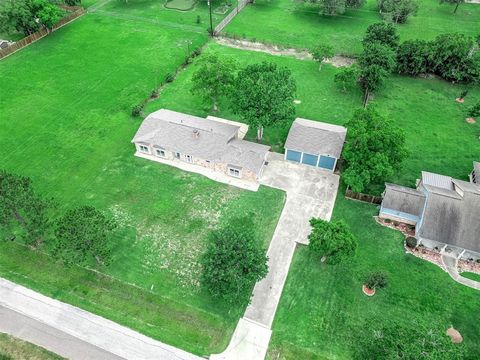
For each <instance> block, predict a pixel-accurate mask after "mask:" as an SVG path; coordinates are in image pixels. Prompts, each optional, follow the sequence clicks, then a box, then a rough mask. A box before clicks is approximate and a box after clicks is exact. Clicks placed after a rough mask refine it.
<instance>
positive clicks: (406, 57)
mask: <svg viewBox="0 0 480 360" xmlns="http://www.w3.org/2000/svg"><path fill="white" fill-rule="evenodd" d="M430 52H431V46H430V44H429V43H428V42H426V41H424V40H408V41H405V42H404V43H402V44H401V45H400V46H399V47H398V50H397V72H398V73H399V74H406V75H412V76H417V75H419V74H425V73H427V72H428V71H429V70H430V69H429V68H428V58H429V56H430Z"/></svg>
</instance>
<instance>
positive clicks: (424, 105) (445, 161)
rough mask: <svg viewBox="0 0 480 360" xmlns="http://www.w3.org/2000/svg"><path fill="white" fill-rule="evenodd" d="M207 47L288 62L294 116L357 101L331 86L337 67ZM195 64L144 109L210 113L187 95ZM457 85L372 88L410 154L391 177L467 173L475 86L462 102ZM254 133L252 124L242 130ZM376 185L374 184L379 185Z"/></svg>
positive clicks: (474, 143) (343, 110)
mask: <svg viewBox="0 0 480 360" xmlns="http://www.w3.org/2000/svg"><path fill="white" fill-rule="evenodd" d="M206 51H213V52H217V53H219V54H221V55H223V56H229V57H232V58H235V59H236V60H237V61H238V62H239V64H240V65H245V64H249V63H254V62H259V61H273V62H275V63H277V64H279V65H281V66H286V67H288V68H289V69H290V70H291V71H292V74H293V77H294V78H295V79H296V81H297V94H296V99H298V100H300V101H301V104H299V105H297V116H299V117H304V118H307V119H314V120H319V121H326V122H330V123H335V124H344V123H345V122H346V121H347V120H348V119H349V118H350V117H351V115H352V113H353V111H354V110H355V109H356V108H358V107H360V106H361V104H362V103H361V98H362V97H361V94H360V92H358V91H354V92H351V93H347V94H344V93H342V92H341V91H340V90H338V89H337V88H336V87H335V84H334V82H333V77H334V75H335V73H336V72H337V71H338V69H336V68H334V67H332V66H329V65H324V66H322V70H321V71H318V65H317V64H316V63H314V62H313V61H308V60H305V61H300V60H295V59H293V58H287V57H275V56H271V55H267V54H263V53H258V52H249V51H242V50H237V49H231V48H227V47H223V46H220V45H217V44H209V46H208V48H207V49H206ZM195 69H196V65H195V64H194V65H193V66H190V67H189V68H188V69H186V70H185V71H183V72H182V73H181V74H180V75H179V76H178V78H177V79H176V80H175V82H174V83H173V84H171V85H169V86H168V87H167V88H166V89H164V90H163V92H162V93H161V95H160V98H159V99H157V100H156V101H154V102H151V103H150V104H148V106H147V110H146V111H147V112H150V111H153V110H156V109H159V108H162V107H166V108H171V109H174V110H178V111H184V112H187V113H192V114H196V115H200V116H205V115H207V114H208V113H209V110H210V105H209V104H203V103H202V101H201V99H200V98H199V97H198V96H196V95H192V94H191V92H190V88H191V76H192V74H193V73H194V72H195ZM461 90H462V87H461V86H458V85H452V84H450V83H447V82H445V81H442V80H438V79H412V78H408V77H400V76H395V77H392V78H391V79H390V80H389V81H388V83H387V84H386V86H385V88H384V89H383V90H382V91H380V92H378V93H377V94H376V97H375V99H374V100H373V101H372V102H371V103H372V104H375V105H376V106H378V108H379V110H380V111H381V112H382V113H384V114H385V115H387V116H389V117H391V118H392V119H393V120H394V121H395V122H396V123H397V124H398V125H399V126H400V127H402V128H403V129H405V131H406V137H407V145H408V148H409V149H410V151H411V155H410V157H409V158H408V160H407V161H406V162H405V165H404V168H403V170H402V171H401V172H400V173H399V174H397V175H396V176H395V177H394V178H392V179H391V180H392V181H395V182H399V183H401V184H405V185H410V186H413V185H414V184H415V179H417V177H418V176H419V174H420V172H421V171H422V170H428V171H433V172H439V173H443V174H448V175H451V176H454V177H458V178H461V179H467V177H468V174H469V173H470V171H471V170H472V162H473V161H474V160H478V159H480V146H479V145H480V144H479V140H478V137H479V135H480V126H479V124H478V123H477V124H468V123H466V121H465V117H466V115H465V111H466V108H467V107H469V106H471V105H472V104H473V103H475V102H476V101H478V99H479V98H480V89H478V88H475V89H472V90H471V91H470V93H469V95H468V96H467V98H466V100H465V103H464V104H458V103H456V102H455V98H456V97H457V96H458V95H459V94H460V92H461ZM218 115H219V116H223V117H225V118H227V119H237V117H236V116H235V115H233V114H232V113H231V111H230V110H229V106H228V103H227V102H225V101H224V102H223V103H221V104H220V110H219V112H218ZM289 127H290V124H287V125H286V126H285V127H284V128H278V127H277V128H267V129H265V142H266V143H268V144H271V145H272V146H273V148H274V149H275V150H276V151H282V146H283V144H284V141H285V139H286V136H287V134H288V129H289ZM247 136H248V137H250V138H253V137H254V136H255V134H254V131H253V130H252V129H251V130H250V132H249V134H248V135H247ZM380 190H381V189H377V191H380Z"/></svg>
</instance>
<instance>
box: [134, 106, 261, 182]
mask: <svg viewBox="0 0 480 360" xmlns="http://www.w3.org/2000/svg"><path fill="white" fill-rule="evenodd" d="M247 130H248V127H247V126H246V125H244V124H241V123H237V122H233V121H229V120H224V119H220V118H214V117H208V118H206V119H204V118H200V117H196V116H191V115H187V114H182V113H178V112H175V111H170V110H165V109H162V110H158V111H156V112H154V113H151V114H150V115H148V117H147V118H146V119H145V120H144V121H143V122H142V124H141V126H140V128H139V129H138V131H137V133H136V134H135V137H134V138H133V140H132V143H134V144H135V147H136V149H137V152H136V154H135V155H137V156H140V157H144V158H148V159H150V160H157V161H159V162H162V163H166V164H169V165H173V166H177V164H178V165H180V164H179V162H181V163H188V164H191V165H196V166H198V167H202V168H204V169H208V170H210V171H209V172H208V174H210V173H219V174H223V175H227V176H230V177H233V178H236V179H240V180H245V181H251V182H257V181H258V179H259V177H260V176H261V174H262V171H263V168H264V166H265V161H266V157H267V154H268V152H269V150H270V147H269V146H265V145H261V144H257V143H253V142H249V141H245V140H242V138H243V136H244V135H245V133H246V131H247ZM182 166H183V165H182ZM190 169H191V171H195V170H194V169H195V168H189V170H190ZM202 171H203V172H201V173H203V174H205V171H204V170H202ZM198 172H200V171H198ZM207 176H208V175H207ZM220 181H222V179H220Z"/></svg>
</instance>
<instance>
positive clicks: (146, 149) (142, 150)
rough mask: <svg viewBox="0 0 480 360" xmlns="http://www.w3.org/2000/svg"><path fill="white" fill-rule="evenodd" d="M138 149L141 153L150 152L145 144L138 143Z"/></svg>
mask: <svg viewBox="0 0 480 360" xmlns="http://www.w3.org/2000/svg"><path fill="white" fill-rule="evenodd" d="M139 149H140V151H141V152H143V153H146V154H150V149H149V148H148V146H147V145H139Z"/></svg>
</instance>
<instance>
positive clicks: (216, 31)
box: [213, 0, 251, 35]
mask: <svg viewBox="0 0 480 360" xmlns="http://www.w3.org/2000/svg"><path fill="white" fill-rule="evenodd" d="M250 2H251V0H239V1H238V5H237V6H236V7H235V9H233V10H232V11H231V12H230V14H228V15H227V16H226V17H225V19H223V20H222V21H221V22H220V24H218V25H217V26H215V29H214V30H213V34H214V35H218V34H219V33H220V32H221V31H222V30H223V29H224V28H225V26H227V25H228V23H229V22H230V21H232V19H233V18H234V17H235V16H236V15H237V14H238V13H239V12H240V11H242V10H243V8H244V7H245V6H247V4H248V3H250Z"/></svg>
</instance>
